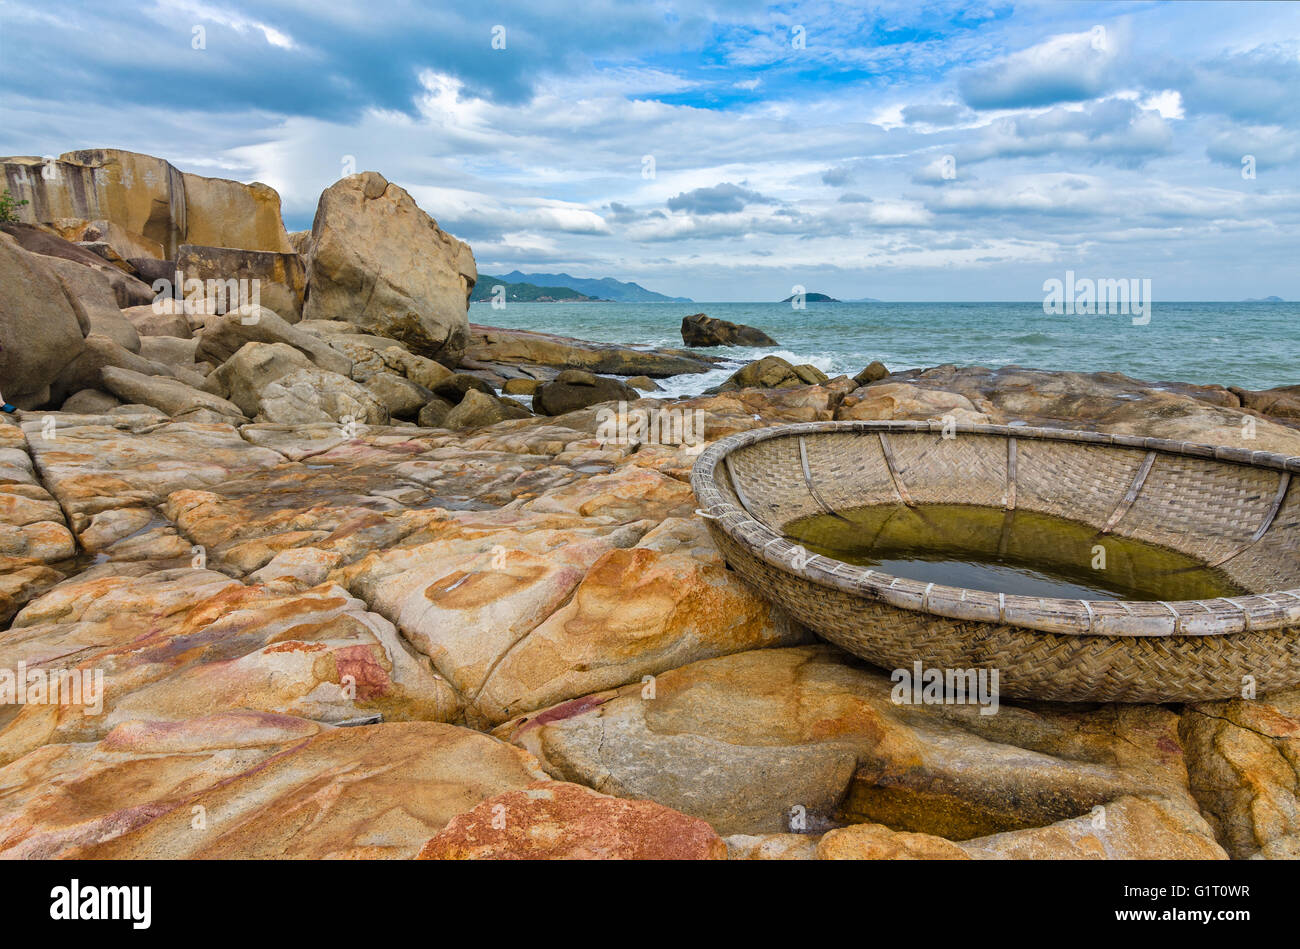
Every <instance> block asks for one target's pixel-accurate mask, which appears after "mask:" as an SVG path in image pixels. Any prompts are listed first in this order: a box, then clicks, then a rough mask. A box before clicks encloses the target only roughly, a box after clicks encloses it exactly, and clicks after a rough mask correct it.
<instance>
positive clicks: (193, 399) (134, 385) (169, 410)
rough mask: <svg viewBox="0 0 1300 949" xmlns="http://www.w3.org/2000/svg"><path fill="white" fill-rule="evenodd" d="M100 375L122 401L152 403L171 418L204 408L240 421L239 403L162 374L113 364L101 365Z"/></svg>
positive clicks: (242, 417) (220, 415) (105, 384)
mask: <svg viewBox="0 0 1300 949" xmlns="http://www.w3.org/2000/svg"><path fill="white" fill-rule="evenodd" d="M100 376H101V377H102V379H103V383H104V388H105V389H107V390H108V391H109V392H111V393H113V395H115V396H117V397H118V398H120V399H122V400H123V401H126V402H132V403H139V404H143V405H152V406H153V407H154V408H156V409H158V410H159V411H160V412H164V413H166V414H167V415H170V416H171V417H172V418H180V417H183V416H185V415H186V414H188V413H190V412H195V411H199V410H207V411H208V412H213V413H215V414H216V415H217V416H218V417H220V418H223V419H228V420H232V421H236V422H242V421H244V415H243V413H242V412H241V411H240V409H239V406H237V405H235V404H233V403H231V402H229V401H227V400H226V399H223V398H220V397H219V396H215V395H212V394H211V393H208V392H203V391H201V390H199V389H195V388H193V387H192V386H187V385H186V384H185V383H183V382H178V381H177V380H175V379H171V378H168V377H166V376H147V375H145V374H144V373H140V372H133V371H132V370H130V369H119V368H118V367H116V366H105V367H104V369H103V370H102V372H101V373H100Z"/></svg>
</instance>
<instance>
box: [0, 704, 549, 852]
mask: <svg viewBox="0 0 1300 949" xmlns="http://www.w3.org/2000/svg"><path fill="white" fill-rule="evenodd" d="M543 779H545V774H544V773H543V772H541V771H540V770H539V769H538V768H537V765H536V762H535V761H534V760H533V759H532V758H531V757H530V756H528V755H526V754H524V753H523V752H521V751H519V749H517V748H511V747H510V746H509V745H506V744H503V743H502V742H498V741H495V740H494V739H492V738H490V737H488V736H486V735H483V734H480V733H478V732H474V731H470V730H469V729H465V728H457V727H455V726H452V725H442V724H438V723H435V722H407V723H393V724H379V725H368V726H361V727H355V728H332V727H330V726H327V725H321V724H318V723H314V722H308V721H305V720H303V719H298V718H291V717H288V716H282V715H270V714H266V713H257V712H249V711H232V712H226V713H218V714H213V715H200V716H197V717H195V718H191V719H187V720H185V721H176V722H151V721H135V722H125V723H123V724H122V725H120V726H118V727H116V728H115V729H113V731H112V732H110V733H109V734H108V735H107V736H105V738H104V739H103V740H101V741H99V742H96V743H90V744H85V743H83V744H60V745H50V746H48V747H46V748H43V749H40V750H37V751H35V752H33V753H32V754H30V755H28V756H26V757H25V758H22V759H20V760H18V761H15V762H13V763H12V764H10V765H8V766H7V767H5V768H0V795H3V796H4V799H5V801H6V808H5V811H4V814H3V815H0V854H3V855H5V856H9V857H29V858H30V857H80V858H98V859H124V858H137V859H138V858H150V859H159V858H162V859H181V858H207V859H273V858H300V859H322V858H324V859H338V858H376V857H384V858H399V859H401V858H410V857H413V856H415V854H416V853H417V852H418V850H419V849H420V846H421V845H422V844H423V843H424V842H425V841H427V840H428V839H429V838H430V837H431V836H433V835H435V834H437V833H438V832H439V831H440V830H442V828H443V827H445V826H446V824H447V822H448V821H450V820H451V819H452V818H453V817H454V816H456V815H457V814H462V813H464V812H465V811H468V810H470V809H472V808H473V807H474V806H475V805H477V804H478V803H479V802H480V801H482V800H484V799H486V798H490V797H493V796H496V795H499V794H501V793H503V792H506V791H510V790H515V789H520V788H524V787H527V786H528V785H530V784H533V783H535V782H536V781H538V780H543Z"/></svg>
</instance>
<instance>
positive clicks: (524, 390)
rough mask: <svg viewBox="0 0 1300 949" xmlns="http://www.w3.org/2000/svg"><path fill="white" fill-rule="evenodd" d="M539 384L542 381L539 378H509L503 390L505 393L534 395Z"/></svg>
mask: <svg viewBox="0 0 1300 949" xmlns="http://www.w3.org/2000/svg"><path fill="white" fill-rule="evenodd" d="M539 385H541V382H539V381H538V380H537V379H507V380H506V381H505V385H503V386H502V387H501V392H502V393H503V394H505V395H532V394H533V393H535V392H536V391H537V387H538V386H539Z"/></svg>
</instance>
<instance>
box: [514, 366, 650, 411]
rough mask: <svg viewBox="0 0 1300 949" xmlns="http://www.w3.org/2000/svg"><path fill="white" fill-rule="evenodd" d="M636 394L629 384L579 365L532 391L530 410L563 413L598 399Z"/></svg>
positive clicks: (627, 399)
mask: <svg viewBox="0 0 1300 949" xmlns="http://www.w3.org/2000/svg"><path fill="white" fill-rule="evenodd" d="M639 398H641V396H640V394H639V393H638V392H637V391H636V390H635V389H633V388H632V387H631V386H630V385H628V384H627V383H624V382H620V381H619V380H618V379H610V378H608V377H607V376H597V375H593V374H592V373H590V372H583V371H582V370H580V369H566V370H565V371H564V372H562V373H560V374H559V375H558V376H556V377H555V378H554V379H553V380H551V381H550V382H544V383H542V384H541V385H540V386H538V387H537V389H536V391H534V392H533V410H534V411H536V412H537V413H538V414H540V415H563V414H564V413H565V412H576V411H578V410H579V409H585V408H587V407H588V406H590V405H599V404H600V403H601V402H635V401H636V400H637V399H639Z"/></svg>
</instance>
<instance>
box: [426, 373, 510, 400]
mask: <svg viewBox="0 0 1300 949" xmlns="http://www.w3.org/2000/svg"><path fill="white" fill-rule="evenodd" d="M469 392H482V393H483V394H484V395H495V394H496V392H495V390H494V389H493V388H492V386H491V385H490V384H489V383H487V382H484V381H483V380H482V379H480V378H479V377H478V376H472V375H470V374H469V373H468V372H457V373H453V374H451V375H449V376H447V378H445V379H443V380H442V381H441V382H439V383H438V384H437V385H435V386H434V387H433V393H434V395H437V396H440V397H441V398H444V399H446V400H447V401H448V402H451V403H452V404H453V405H455V404H457V403H459V402H460V400H461V399H462V398H464V397H465V395H466V393H469Z"/></svg>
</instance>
